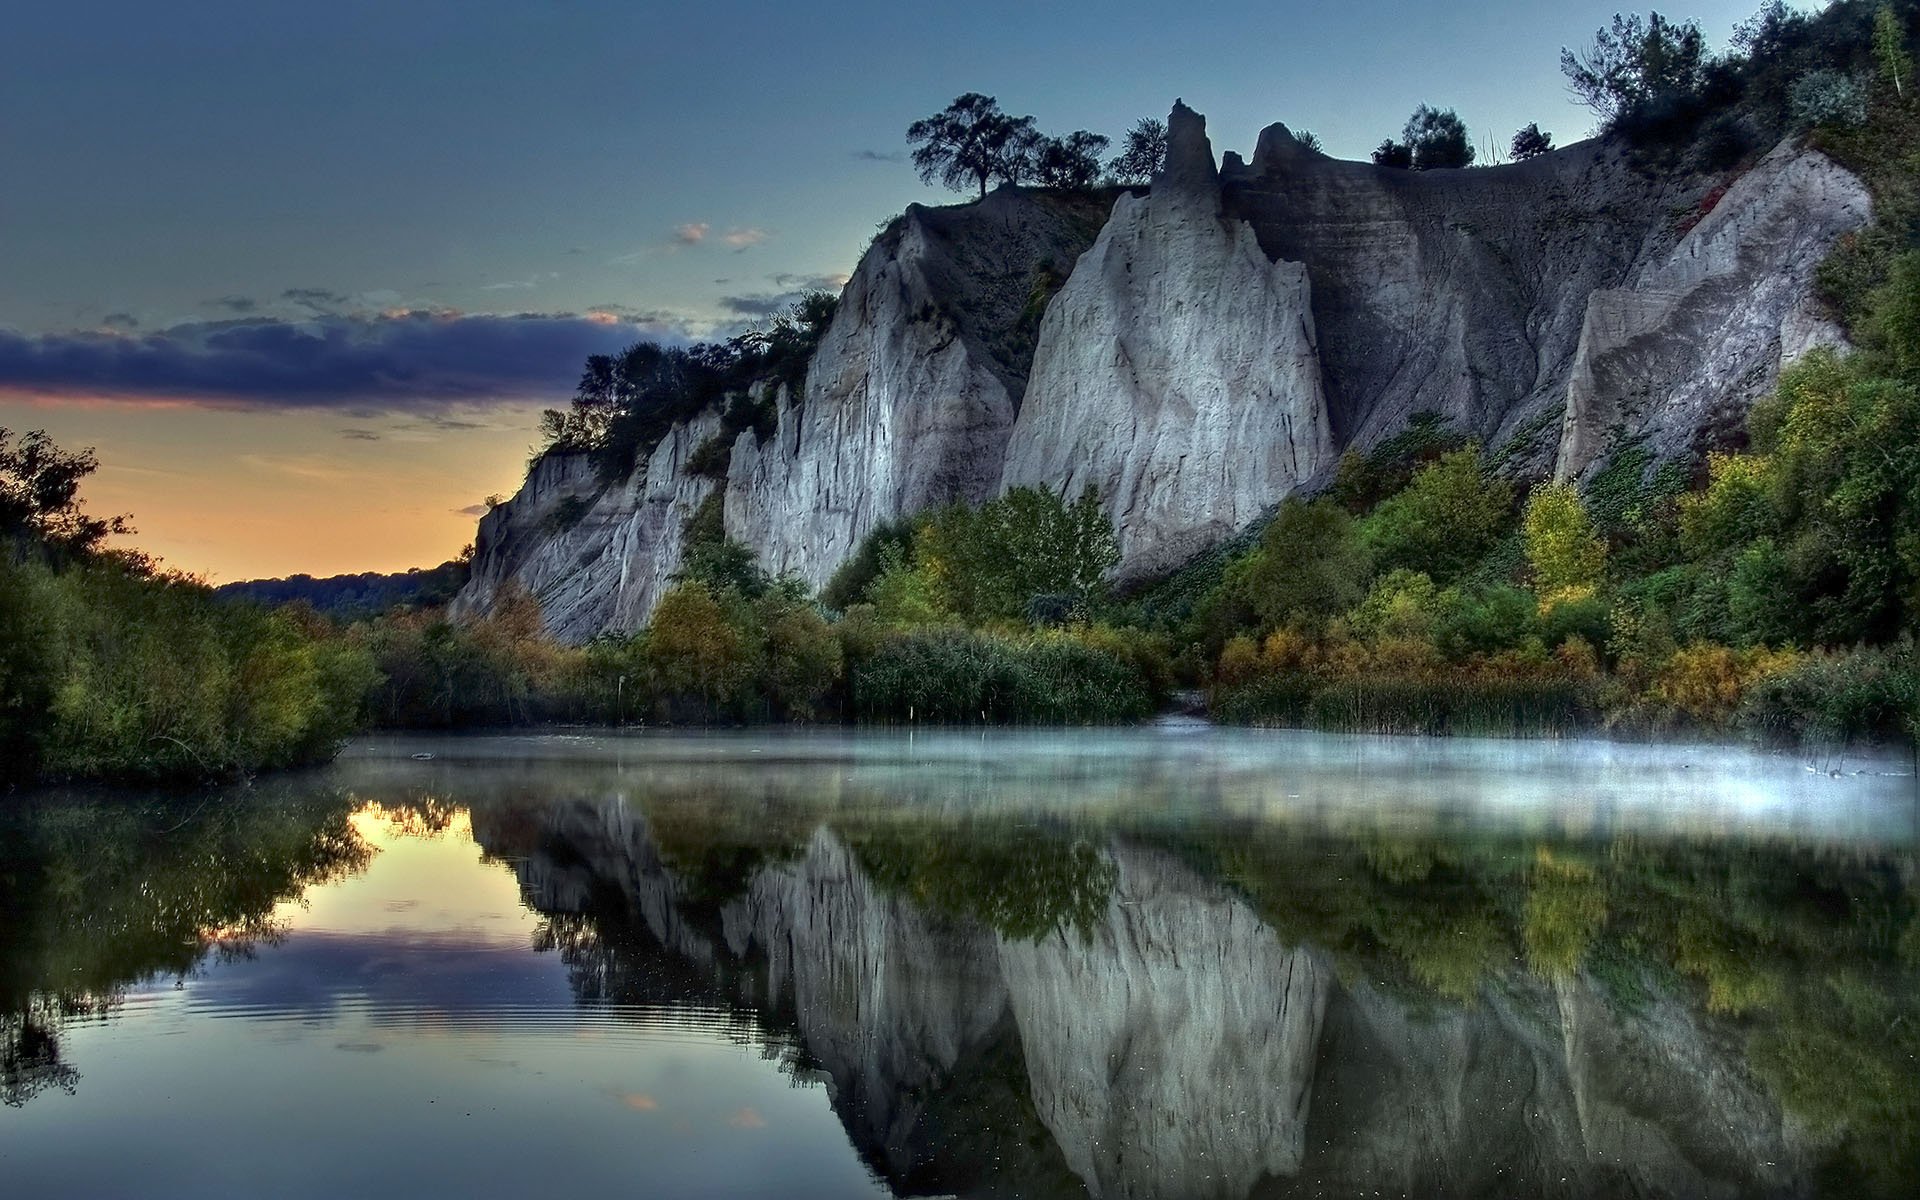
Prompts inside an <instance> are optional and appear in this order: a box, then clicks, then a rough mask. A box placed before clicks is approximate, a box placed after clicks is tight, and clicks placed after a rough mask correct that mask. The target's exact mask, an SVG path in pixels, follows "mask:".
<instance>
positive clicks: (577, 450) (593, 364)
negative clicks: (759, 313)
mask: <svg viewBox="0 0 1920 1200" xmlns="http://www.w3.org/2000/svg"><path fill="white" fill-rule="evenodd" d="M839 305H840V301H839V298H838V297H836V296H834V295H832V294H831V293H828V292H810V293H808V294H806V295H804V296H802V297H801V298H800V299H799V300H796V301H795V302H794V303H793V304H791V305H789V306H788V307H787V309H786V310H785V311H783V312H780V313H777V314H775V315H774V316H773V317H772V318H771V319H770V320H769V321H768V322H767V323H766V324H765V325H764V326H762V327H761V328H757V329H753V330H749V331H748V332H746V333H743V334H740V335H738V336H736V337H732V338H729V339H727V340H726V341H723V342H702V343H699V344H697V345H694V346H689V347H686V348H680V347H675V346H663V345H660V344H659V343H657V342H636V343H635V344H634V345H632V346H629V347H628V348H627V349H626V350H624V351H622V352H621V353H619V354H617V355H605V354H596V355H594V356H593V357H592V358H589V359H588V360H587V365H586V369H585V370H584V371H583V372H582V374H581V376H580V386H579V388H578V389H577V390H576V391H575V393H574V397H573V401H572V403H571V404H570V405H569V406H568V407H567V408H565V409H548V410H547V411H546V412H545V413H543V414H542V415H541V422H540V428H541V435H542V438H543V440H544V442H545V445H544V447H543V449H542V451H541V453H543V454H549V453H558V454H589V455H592V456H593V460H594V462H595V464H596V466H597V467H598V468H599V471H600V475H601V477H602V478H603V479H606V480H613V479H616V478H619V477H621V476H624V475H625V474H627V473H628V472H629V471H631V470H632V469H633V467H634V465H635V464H636V463H638V462H640V461H641V460H642V459H644V458H645V457H646V456H647V455H648V454H650V453H651V452H652V451H653V448H654V447H655V446H657V445H658V444H659V443H660V440H661V439H662V438H663V437H665V436H666V435H667V433H668V431H669V430H671V429H672V428H673V427H674V426H675V425H678V424H681V423H683V422H685V421H687V420H689V419H691V418H692V417H694V416H695V415H697V414H698V413H699V412H700V411H701V410H703V409H706V408H708V407H719V408H720V409H721V411H722V414H723V415H722V418H721V426H722V429H723V430H724V431H725V433H727V434H738V433H740V432H742V431H744V430H747V429H753V430H755V431H756V432H757V433H758V434H759V435H760V436H762V437H765V436H768V435H770V434H771V433H772V432H773V426H772V420H773V405H774V400H775V397H774V389H775V388H776V387H777V386H779V385H782V384H784V385H786V386H787V387H788V388H790V389H792V390H793V391H796V392H797V391H798V390H799V388H800V385H801V384H802V383H803V382H804V380H805V378H806V370H807V364H808V362H809V361H811V359H812V357H813V351H814V348H815V347H817V346H818V345H819V344H820V339H821V338H822V337H824V336H825V335H826V332H827V327H828V326H829V325H831V324H832V323H833V315H834V313H835V311H836V310H837V309H838V308H839ZM728 440H729V441H730V440H731V439H730V438H729V439H728Z"/></svg>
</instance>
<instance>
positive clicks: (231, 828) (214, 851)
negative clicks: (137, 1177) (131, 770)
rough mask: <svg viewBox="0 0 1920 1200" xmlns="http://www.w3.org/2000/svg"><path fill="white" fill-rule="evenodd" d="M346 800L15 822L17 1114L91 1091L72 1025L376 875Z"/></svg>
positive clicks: (275, 930)
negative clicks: (355, 880) (67, 1045)
mask: <svg viewBox="0 0 1920 1200" xmlns="http://www.w3.org/2000/svg"><path fill="white" fill-rule="evenodd" d="M347 808H348V806H347V802H346V800H345V799H344V798H343V797H340V796H337V795H314V794H312V793H302V792H298V791H293V790H291V789H289V790H285V791H283V790H280V789H273V788H264V789H250V790H246V791H241V790H238V789H236V790H234V791H230V792H218V793H212V794H209V795H202V796H198V797H170V798H163V799H154V800H142V799H138V798H131V797H123V798H116V799H109V800H88V799H84V798H78V797H66V796H59V795H55V796H48V797H40V798H34V799H20V800H15V801H12V802H10V803H9V804H8V805H7V806H5V808H4V809H0V914H5V917H6V924H5V925H4V926H3V927H0V1013H4V1014H6V1015H5V1016H4V1018H0V1073H3V1075H4V1078H0V1088H4V1092H5V1096H6V1100H7V1102H8V1103H10V1104H19V1103H25V1101H26V1100H27V1099H29V1098H31V1097H32V1096H33V1095H34V1094H36V1093H38V1092H40V1091H44V1090H45V1089H46V1088H48V1087H63V1088H68V1089H70V1088H71V1087H72V1086H73V1083H74V1081H75V1080H76V1079H77V1078H78V1076H77V1074H76V1073H75V1072H74V1071H73V1068H71V1067H69V1066H67V1065H65V1064H64V1063H63V1062H62V1060H61V1056H60V1048H59V1033H60V1029H61V1027H62V1026H63V1025H64V1024H65V1023H66V1022H67V1021H70V1020H72V1019H74V1018H75V1017H78V1016H83V1015H87V1014H92V1013H98V1012H101V1011H105V1010H108V1009H110V1008H111V1007H112V1006H113V1005H114V1004H116V1003H117V1001H118V997H119V995H120V993H121V992H122V991H123V990H124V989H125V988H126V987H127V986H128V985H129V984H132V983H134V982H136V981H138V980H141V979H145V978H148V977H150V976H154V975H179V976H184V975H186V974H188V973H190V972H192V971H193V970H194V969H195V968H196V967H198V966H199V964H200V963H202V962H203V961H205V960H206V958H207V957H208V956H209V955H221V956H232V955H241V954H247V953H250V952H251V951H252V949H253V947H254V946H256V945H258V944H261V943H263V942H264V943H270V942H272V941H273V940H274V939H275V938H277V937H278V936H279V934H280V929H279V926H278V924H277V923H276V922H275V921H274V920H273V915H272V914H273V911H274V909H275V908H276V907H277V906H278V905H279V904H280V903H281V902H282V901H285V900H288V899H292V898H294V897H297V896H299V895H300V894H301V893H302V892H303V891H304V890H305V889H306V888H308V887H311V886H314V885H315V884H319V883H324V882H327V881H329V880H333V879H337V878H341V877H343V876H345V875H348V874H352V873H354V872H357V871H359V870H361V869H363V868H364V867H365V865H366V863H367V861H368V859H369V857H370V856H371V854H372V851H371V849H370V848H369V847H368V846H367V845H366V843H365V842H363V841H362V840H361V839H360V837H359V836H358V835H357V834H356V833H355V832H354V830H353V828H352V826H351V825H350V824H349V823H348V822H347V819H346V817H347Z"/></svg>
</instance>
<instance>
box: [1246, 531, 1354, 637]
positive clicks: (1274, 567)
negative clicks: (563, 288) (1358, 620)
mask: <svg viewBox="0 0 1920 1200" xmlns="http://www.w3.org/2000/svg"><path fill="white" fill-rule="evenodd" d="M1371 567H1372V562H1371V558H1370V556H1369V555H1368V553H1367V549H1366V547H1365V546H1363V545H1362V544H1361V543H1360V539H1359V537H1358V536H1357V532H1356V529H1355V525H1354V521H1353V518H1352V517H1350V516H1349V515H1347V511H1346V510H1345V509H1343V508H1341V507H1340V506H1339V505H1338V504H1336V503H1335V502H1333V501H1332V500H1327V499H1321V500H1315V501H1312V502H1311V503H1309V502H1306V501H1301V500H1288V501H1286V502H1285V503H1283V504H1282V505H1281V506H1280V511H1279V512H1278V513H1276V514H1274V518H1273V520H1272V522H1270V523H1269V524H1268V525H1267V528H1266V529H1265V530H1264V531H1263V532H1262V533H1261V535H1260V546H1259V549H1258V550H1256V551H1255V552H1254V553H1253V554H1252V555H1250V556H1249V557H1248V558H1247V560H1246V561H1245V563H1244V564H1243V565H1242V566H1241V567H1240V568H1239V570H1240V574H1239V578H1238V581H1237V582H1238V585H1239V587H1240V588H1241V590H1242V591H1243V592H1244V594H1245V595H1246V597H1247V601H1248V603H1249V605H1250V606H1251V607H1252V609H1253V611H1254V612H1255V613H1256V614H1257V615H1258V616H1259V619H1260V621H1261V622H1262V623H1263V624H1265V625H1267V626H1269V627H1279V626H1283V625H1288V624H1293V623H1295V622H1307V623H1317V622H1319V621H1322V620H1325V619H1326V618H1329V617H1333V616H1337V615H1339V614H1340V613H1343V612H1345V611H1347V610H1348V609H1350V608H1352V607H1353V606H1354V605H1356V604H1358V603H1359V602H1360V600H1361V598H1362V597H1364V596H1365V595H1366V591H1367V576H1368V575H1369V573H1370V572H1371Z"/></svg>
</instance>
